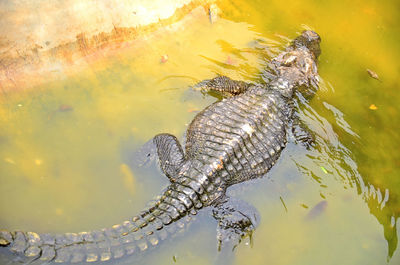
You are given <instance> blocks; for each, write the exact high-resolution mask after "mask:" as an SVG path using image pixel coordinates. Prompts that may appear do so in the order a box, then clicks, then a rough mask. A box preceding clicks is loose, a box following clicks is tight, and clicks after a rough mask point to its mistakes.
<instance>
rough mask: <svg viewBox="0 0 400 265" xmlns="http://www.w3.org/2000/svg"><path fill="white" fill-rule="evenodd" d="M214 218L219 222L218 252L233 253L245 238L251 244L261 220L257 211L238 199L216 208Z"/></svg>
mask: <svg viewBox="0 0 400 265" xmlns="http://www.w3.org/2000/svg"><path fill="white" fill-rule="evenodd" d="M213 216H214V218H215V219H216V220H217V221H218V228H217V240H218V251H223V250H224V249H227V250H230V251H233V250H234V249H235V248H236V247H237V246H238V245H239V244H240V243H241V242H242V240H243V239H245V238H248V239H249V240H250V242H251V239H252V237H251V236H252V234H253V231H254V230H255V228H256V226H257V225H258V220H259V214H258V212H257V210H256V209H255V208H254V207H253V206H251V205H249V204H248V203H246V202H244V201H241V200H238V199H230V200H228V201H227V202H226V203H223V204H219V205H217V206H215V207H214V209H213Z"/></svg>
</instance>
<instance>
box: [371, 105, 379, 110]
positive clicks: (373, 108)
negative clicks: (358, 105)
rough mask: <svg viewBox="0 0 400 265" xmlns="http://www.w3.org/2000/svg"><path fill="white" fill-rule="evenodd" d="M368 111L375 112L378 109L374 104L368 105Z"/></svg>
mask: <svg viewBox="0 0 400 265" xmlns="http://www.w3.org/2000/svg"><path fill="white" fill-rule="evenodd" d="M369 109H370V110H377V109H378V107H377V106H376V105H375V104H371V105H369Z"/></svg>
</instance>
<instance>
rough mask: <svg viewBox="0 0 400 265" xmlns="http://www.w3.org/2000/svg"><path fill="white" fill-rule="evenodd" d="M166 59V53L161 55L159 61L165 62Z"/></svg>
mask: <svg viewBox="0 0 400 265" xmlns="http://www.w3.org/2000/svg"><path fill="white" fill-rule="evenodd" d="M167 61H168V55H166V54H164V55H162V56H161V59H160V62H161V63H166V62H167Z"/></svg>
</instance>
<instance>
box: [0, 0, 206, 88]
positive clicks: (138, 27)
mask: <svg viewBox="0 0 400 265" xmlns="http://www.w3.org/2000/svg"><path fill="white" fill-rule="evenodd" d="M213 2H214V1H213V0H151V1H148V0H131V1H129V0H120V1H109V0H65V1H46V0H38V1H22V0H15V1H2V2H0V10H1V11H0V90H1V92H2V93H3V94H4V93H6V92H9V91H18V90H24V89H26V88H31V87H33V86H36V85H39V84H41V83H43V82H48V81H51V80H54V79H57V78H63V77H65V76H66V75H68V74H71V73H73V72H76V71H77V70H79V69H81V67H84V66H85V65H86V66H87V65H88V64H90V63H91V62H92V61H93V60H96V54H98V53H99V51H101V55H102V57H103V58H104V56H108V54H109V53H110V52H111V51H112V50H115V49H119V48H120V47H121V46H124V45H126V43H128V42H132V41H134V40H136V39H138V38H139V37H140V36H145V35H147V34H151V33H152V32H154V31H156V30H158V29H160V28H163V27H166V26H167V25H171V24H173V23H177V22H178V21H180V20H181V19H182V18H183V17H184V16H185V15H187V14H189V13H190V12H192V11H193V10H195V9H196V8H198V7H203V8H205V9H208V8H209V7H210V5H211V4H212V3H213ZM204 14H207V12H202V15H203V16H204Z"/></svg>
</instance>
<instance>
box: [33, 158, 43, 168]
mask: <svg viewBox="0 0 400 265" xmlns="http://www.w3.org/2000/svg"><path fill="white" fill-rule="evenodd" d="M42 163H43V161H42V160H41V159H35V164H36V165H37V166H40V165H41V164H42Z"/></svg>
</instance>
